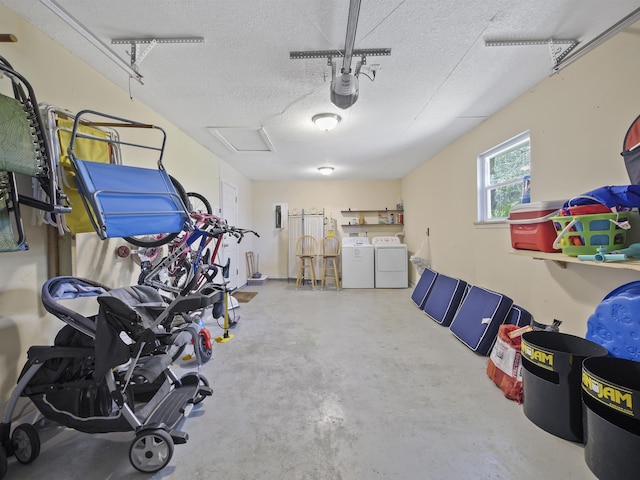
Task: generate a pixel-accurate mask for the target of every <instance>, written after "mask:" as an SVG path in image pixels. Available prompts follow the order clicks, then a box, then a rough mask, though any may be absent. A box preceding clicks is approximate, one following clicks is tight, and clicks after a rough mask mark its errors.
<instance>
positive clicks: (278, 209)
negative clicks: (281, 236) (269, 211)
mask: <svg viewBox="0 0 640 480" xmlns="http://www.w3.org/2000/svg"><path fill="white" fill-rule="evenodd" d="M288 217H289V205H288V204H286V203H274V204H273V222H274V228H276V229H283V230H284V229H286V228H287V218H288Z"/></svg>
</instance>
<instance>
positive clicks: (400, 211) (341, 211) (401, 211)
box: [340, 208, 404, 215]
mask: <svg viewBox="0 0 640 480" xmlns="http://www.w3.org/2000/svg"><path fill="white" fill-rule="evenodd" d="M378 212H389V213H396V212H397V213H404V210H387V209H385V208H380V209H378V210H340V213H342V214H343V215H348V214H350V213H356V214H357V213H378Z"/></svg>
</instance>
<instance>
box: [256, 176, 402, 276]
mask: <svg viewBox="0 0 640 480" xmlns="http://www.w3.org/2000/svg"><path fill="white" fill-rule="evenodd" d="M400 196H401V195H400V180H375V181H374V180H372V181H366V180H358V181H334V180H317V181H299V182H285V181H279V182H253V224H254V225H255V228H256V229H257V230H258V232H259V233H260V239H259V241H258V242H256V243H255V247H256V251H255V252H254V253H257V254H259V255H260V272H261V273H263V274H266V275H269V276H270V277H275V278H286V277H287V255H288V235H289V232H288V230H286V229H283V230H279V229H275V228H274V220H273V217H274V204H277V203H286V204H288V206H289V210H290V211H291V210H293V209H297V210H298V211H300V210H301V209H305V212H309V211H310V210H311V209H314V208H315V209H316V210H318V211H319V210H322V209H324V212H325V217H326V218H327V219H331V218H333V219H335V220H336V221H337V224H338V232H336V234H337V235H339V236H343V235H345V234H346V235H348V233H349V231H352V232H358V231H362V232H366V233H368V236H369V237H373V236H379V235H394V234H395V233H396V232H398V231H401V230H398V229H397V228H394V227H370V228H367V227H364V228H362V229H361V228H360V227H357V228H349V227H347V228H346V233H345V229H343V228H342V227H340V225H342V224H348V223H349V221H350V220H352V218H353V217H354V216H356V215H343V214H342V213H341V211H342V210H348V209H351V210H358V209H360V210H375V209H381V210H384V209H385V208H388V209H394V208H395V206H396V202H397V200H398V198H399V197H400ZM370 220H371V221H372V220H373V217H370V218H367V222H369V221H370ZM406 221H407V222H409V221H410V220H406Z"/></svg>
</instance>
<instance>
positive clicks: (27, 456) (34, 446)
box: [11, 423, 40, 464]
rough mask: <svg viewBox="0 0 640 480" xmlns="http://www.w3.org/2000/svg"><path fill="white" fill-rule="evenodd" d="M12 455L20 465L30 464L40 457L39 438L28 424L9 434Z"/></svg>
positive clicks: (33, 428) (36, 432)
mask: <svg viewBox="0 0 640 480" xmlns="http://www.w3.org/2000/svg"><path fill="white" fill-rule="evenodd" d="M11 444H12V446H13V454H14V455H15V457H16V458H17V459H18V461H19V462H20V463H25V464H27V463H31V462H33V461H34V460H35V459H36V458H38V455H40V436H39V435H38V431H37V430H36V429H35V427H34V426H33V425H31V424H29V423H23V424H21V425H18V426H17V427H16V428H15V429H14V430H13V434H11Z"/></svg>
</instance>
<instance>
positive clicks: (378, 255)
mask: <svg viewBox="0 0 640 480" xmlns="http://www.w3.org/2000/svg"><path fill="white" fill-rule="evenodd" d="M372 243H373V247H374V257H375V267H374V269H375V285H376V288H407V287H409V267H408V263H409V262H408V256H407V246H406V245H405V244H404V243H400V239H399V238H398V237H374V238H373V240H372Z"/></svg>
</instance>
